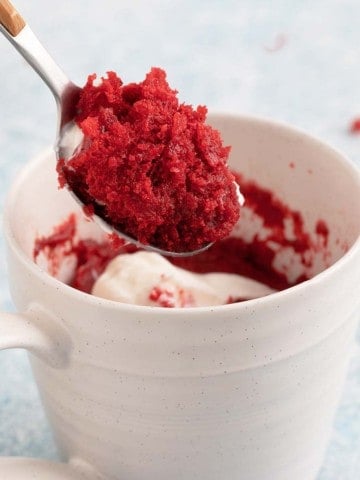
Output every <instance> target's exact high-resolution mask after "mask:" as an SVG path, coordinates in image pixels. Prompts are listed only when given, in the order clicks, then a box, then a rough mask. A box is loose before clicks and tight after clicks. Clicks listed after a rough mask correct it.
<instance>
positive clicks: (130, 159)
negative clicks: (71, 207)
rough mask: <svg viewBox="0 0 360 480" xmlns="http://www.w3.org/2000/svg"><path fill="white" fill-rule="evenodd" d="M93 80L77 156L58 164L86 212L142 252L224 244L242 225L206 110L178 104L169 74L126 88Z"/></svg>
mask: <svg viewBox="0 0 360 480" xmlns="http://www.w3.org/2000/svg"><path fill="white" fill-rule="evenodd" d="M95 79H96V75H90V76H89V78H88V81H87V83H86V85H85V87H84V88H83V90H82V93H81V96H80V100H79V103H78V114H77V118H76V121H77V123H78V125H79V127H80V128H81V130H82V131H83V133H84V137H85V139H84V142H83V145H82V148H81V150H80V151H79V152H78V153H77V154H76V155H75V156H74V157H73V158H72V159H71V160H70V161H68V162H67V163H66V165H65V163H64V162H61V163H60V164H59V176H60V182H61V184H62V185H63V184H65V183H68V184H69V186H70V187H71V188H72V189H73V190H74V191H75V192H76V193H77V195H78V196H79V197H80V198H81V199H82V200H83V202H84V203H85V205H86V206H87V208H86V211H87V212H90V213H91V212H92V211H94V212H95V213H97V214H100V215H101V216H103V217H104V218H106V219H107V221H108V223H110V224H112V225H113V226H115V227H116V228H118V229H119V230H120V231H122V232H124V233H126V234H128V235H130V236H131V237H133V238H135V239H137V240H139V241H140V242H142V243H144V244H152V245H155V246H157V247H160V248H163V249H166V250H169V251H173V252H177V251H190V250H194V249H197V248H200V247H202V246H203V245H204V244H206V243H208V242H215V241H217V240H219V239H221V238H224V237H225V236H227V235H228V234H229V233H230V231H231V230H232V228H233V226H234V225H235V223H236V222H237V220H238V218H239V213H240V212H239V210H240V207H239V201H238V198H237V193H236V188H235V184H234V176H233V175H232V173H231V172H230V171H229V170H228V168H227V165H226V162H227V158H228V155H229V151H230V147H224V146H223V145H222V141H221V138H220V134H219V132H218V131H216V130H214V129H213V128H212V127H210V126H209V125H206V124H205V119H206V113H207V109H206V107H202V106H199V107H197V108H196V109H193V107H192V106H190V105H185V104H180V103H179V101H178V99H177V96H176V94H177V92H176V91H175V90H172V89H171V88H170V87H169V85H168V83H167V81H166V74H165V72H164V71H163V70H161V69H159V68H152V69H151V71H150V73H148V74H147V76H146V78H145V80H144V81H143V82H141V83H138V84H137V83H130V84H128V85H123V83H122V81H121V79H120V78H118V76H117V75H116V74H115V73H114V72H108V74H107V77H106V78H102V80H101V83H100V84H98V82H97V84H96V85H95V84H94V80H95Z"/></svg>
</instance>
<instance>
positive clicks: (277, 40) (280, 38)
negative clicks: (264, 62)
mask: <svg viewBox="0 0 360 480" xmlns="http://www.w3.org/2000/svg"><path fill="white" fill-rule="evenodd" d="M287 43H288V37H287V36H286V35H285V34H284V33H278V34H277V35H276V36H275V37H274V39H273V42H272V44H269V45H264V49H265V50H266V51H267V52H268V53H275V52H278V51H279V50H281V49H282V48H284V47H285V45H286V44H287Z"/></svg>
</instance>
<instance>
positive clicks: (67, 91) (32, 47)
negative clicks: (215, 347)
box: [0, 0, 211, 257]
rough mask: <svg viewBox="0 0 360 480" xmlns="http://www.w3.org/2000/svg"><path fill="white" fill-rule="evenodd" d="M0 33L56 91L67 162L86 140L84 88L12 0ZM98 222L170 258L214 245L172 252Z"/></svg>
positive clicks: (0, 6) (1, 1)
mask: <svg viewBox="0 0 360 480" xmlns="http://www.w3.org/2000/svg"><path fill="white" fill-rule="evenodd" d="M0 31H1V32H2V33H3V34H4V35H5V37H6V38H7V39H8V40H9V41H10V42H11V43H12V44H13V45H14V47H15V48H16V49H17V50H18V52H20V53H21V55H22V56H23V57H24V59H25V60H26V61H27V63H29V64H30V65H31V67H32V68H33V69H34V70H35V71H36V73H38V74H39V75H40V77H41V78H42V79H43V80H44V82H45V83H46V85H47V86H48V87H49V88H50V90H51V91H52V93H53V95H54V97H55V101H56V104H57V110H58V127H57V137H56V142H55V153H56V157H57V160H59V159H61V158H62V159H64V160H65V161H66V160H68V159H69V158H71V156H72V155H73V154H74V152H75V151H76V149H77V148H78V147H79V146H80V144H81V141H82V139H81V138H79V135H77V134H76V133H77V131H78V128H77V126H76V125H75V123H74V116H75V113H76V111H75V106H76V103H77V99H78V96H79V92H80V87H78V86H77V85H75V84H74V83H73V82H71V81H70V80H69V78H68V77H67V76H66V75H65V73H64V72H63V71H62V70H61V68H60V67H59V66H58V65H57V64H56V63H55V61H54V60H53V59H52V57H51V56H50V55H49V53H48V52H47V51H46V50H45V48H44V47H43V46H42V44H41V43H40V42H39V40H38V39H37V38H36V36H35V35H34V33H33V32H32V31H31V29H30V27H29V26H28V25H27V24H26V22H25V20H24V19H23V18H22V16H21V15H20V14H19V12H17V10H16V9H15V8H14V7H13V5H12V4H11V3H10V2H9V1H8V0H0ZM68 190H69V192H71V193H72V195H73V196H74V198H75V199H76V201H77V202H78V203H79V204H80V205H81V206H83V205H84V204H83V203H82V201H81V200H80V199H79V198H78V197H77V195H76V194H75V192H73V191H72V190H71V189H70V187H69V186H68ZM94 219H95V221H96V222H97V223H98V224H99V225H100V227H101V228H102V229H103V230H105V231H106V232H107V233H114V232H115V233H116V234H118V235H119V236H121V237H122V238H124V239H125V240H126V241H127V242H129V243H133V244H135V245H136V246H138V247H139V248H143V249H146V250H151V251H153V252H157V253H160V254H162V255H166V256H173V257H184V256H190V255H195V254H198V253H200V252H202V251H204V250H206V249H207V248H209V247H210V246H211V244H207V245H205V246H204V247H202V248H201V249H198V250H195V251H191V252H170V251H165V250H162V249H159V248H157V247H155V246H152V245H143V244H142V243H140V242H139V241H137V240H136V239H134V238H132V237H129V236H128V235H126V234H124V233H123V232H121V231H119V230H117V229H116V228H115V227H113V226H112V225H110V224H109V223H107V222H106V221H105V220H104V219H103V218H101V217H100V216H98V215H94Z"/></svg>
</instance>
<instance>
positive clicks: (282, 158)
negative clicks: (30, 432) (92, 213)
mask: <svg viewBox="0 0 360 480" xmlns="http://www.w3.org/2000/svg"><path fill="white" fill-rule="evenodd" d="M211 123H212V124H213V125H214V126H215V127H217V128H219V129H220V131H221V132H222V135H223V138H224V141H225V143H226V144H229V145H232V153H231V159H230V164H231V166H232V168H234V169H235V170H240V171H241V173H243V174H244V175H245V176H246V177H247V178H252V179H256V180H257V181H258V182H259V184H261V185H264V186H266V187H267V188H270V189H271V190H273V191H275V192H276V193H277V195H278V196H279V197H280V198H281V199H283V200H284V201H285V202H286V203H287V204H288V205H289V206H291V208H292V209H295V210H299V211H300V212H301V214H302V215H303V217H304V221H305V226H306V227H307V228H308V229H309V231H313V229H314V224H315V222H316V221H317V220H318V219H319V218H321V219H323V220H324V221H326V223H327V225H328V226H329V230H330V235H329V244H328V249H329V256H328V257H327V261H328V262H329V263H330V264H331V265H330V266H327V268H325V265H324V263H323V259H322V258H321V256H319V259H318V261H316V262H315V267H314V272H313V273H314V275H315V274H317V275H315V276H314V278H312V279H311V280H308V281H305V282H303V283H301V284H299V285H297V286H294V287H291V288H289V289H287V290H284V291H281V292H278V293H275V294H272V295H270V296H268V297H263V298H258V299H255V300H250V301H246V302H242V303H236V304H230V305H224V306H217V307H201V308H188V309H185V310H184V309H177V308H175V309H165V308H164V309H161V308H157V307H140V306H131V305H125V304H121V303H116V302H112V301H109V300H104V299H100V298H97V297H95V296H91V295H88V294H85V293H82V292H80V291H77V290H75V289H73V288H71V287H69V286H68V285H66V284H65V283H63V282H61V281H59V280H58V279H56V278H53V277H51V276H50V275H49V274H48V273H47V272H46V271H45V270H44V269H41V268H40V267H39V266H38V265H36V264H35V263H34V262H33V259H32V251H33V246H34V240H35V238H36V237H37V236H39V235H44V234H47V233H49V232H50V231H51V230H52V228H53V227H54V226H55V225H57V224H59V223H60V222H61V221H63V220H64V219H65V218H66V217H67V215H68V214H69V213H70V212H74V211H78V207H77V206H76V205H75V203H74V202H73V200H72V198H71V197H70V195H69V194H68V193H67V192H66V191H64V190H59V189H58V188H57V179H56V172H55V157H54V154H53V152H52V151H51V150H48V151H46V152H45V153H44V154H42V155H41V156H39V157H38V158H36V159H35V160H33V161H31V162H30V163H29V164H28V165H26V166H25V168H24V169H23V172H22V173H21V175H20V176H19V177H18V179H17V180H16V182H15V183H14V185H13V187H12V189H11V192H10V195H9V197H8V201H7V204H6V208H5V214H4V217H5V226H4V229H5V238H6V243H7V261H8V270H9V272H8V275H9V283H10V287H11V293H12V297H13V300H14V303H15V305H16V308H17V310H18V312H19V313H16V314H7V313H1V314H0V325H1V326H0V329H1V335H0V348H19V347H20V348H25V349H27V350H28V352H29V358H30V362H31V365H32V369H33V372H34V376H35V379H36V382H37V385H38V388H39V391H40V394H41V398H42V401H43V405H44V408H45V410H46V413H47V415H48V418H49V422H50V425H51V427H52V431H53V434H54V437H55V440H56V443H57V445H58V447H59V452H60V455H61V458H62V460H63V462H64V463H52V462H47V461H42V460H34V459H15V458H14V459H13V458H3V459H1V461H0V472H1V478H2V480H15V479H23V478H30V477H31V474H32V475H33V477H35V478H37V479H44V480H45V479H48V480H58V479H74V480H75V479H88V480H92V479H94V480H95V479H107V480H149V479H156V480H165V479H166V480H168V479H169V478H171V479H172V480H185V479H186V480H195V479H201V480H272V479H274V480H289V479H290V478H291V480H315V478H316V475H317V472H318V471H319V468H320V466H321V462H322V459H323V454H324V451H325V448H326V445H327V442H328V438H329V433H330V431H331V425H332V419H333V416H334V412H335V409H336V406H337V404H338V400H339V396H340V393H341V390H342V386H343V382H344V378H345V376H346V371H347V365H348V360H349V352H350V349H351V342H353V341H354V331H355V328H356V325H357V320H358V316H359V302H360V240H359V234H360V175H359V171H358V170H357V169H356V168H355V167H354V166H353V165H352V164H351V163H350V162H349V161H347V160H346V159H345V158H343V156H342V155H341V154H340V153H338V152H337V151H335V150H333V149H331V148H330V147H329V146H327V145H325V144H323V143H321V142H319V141H318V140H316V139H314V138H312V137H310V136H309V135H307V134H305V133H302V132H300V131H297V130H294V129H292V128H290V127H287V126H284V125H280V124H276V123H274V122H271V121H267V120H261V119H255V118H249V117H238V116H231V115H217V116H212V117H211ZM290 162H292V163H293V164H295V165H296V168H289V163H290ZM310 172H311V174H310ZM245 228H246V225H245ZM80 229H81V234H82V235H83V236H87V237H88V236H97V235H99V232H98V228H97V227H96V226H95V225H94V224H92V223H91V222H90V223H89V222H85V221H84V222H82V223H81V226H80ZM344 245H346V246H347V251H346V252H344ZM324 268H325V269H324ZM33 477H31V478H33Z"/></svg>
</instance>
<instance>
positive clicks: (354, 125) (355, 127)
mask: <svg viewBox="0 0 360 480" xmlns="http://www.w3.org/2000/svg"><path fill="white" fill-rule="evenodd" d="M349 130H350V132H351V133H360V118H354V120H353V121H352V122H351V123H350V128H349Z"/></svg>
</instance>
